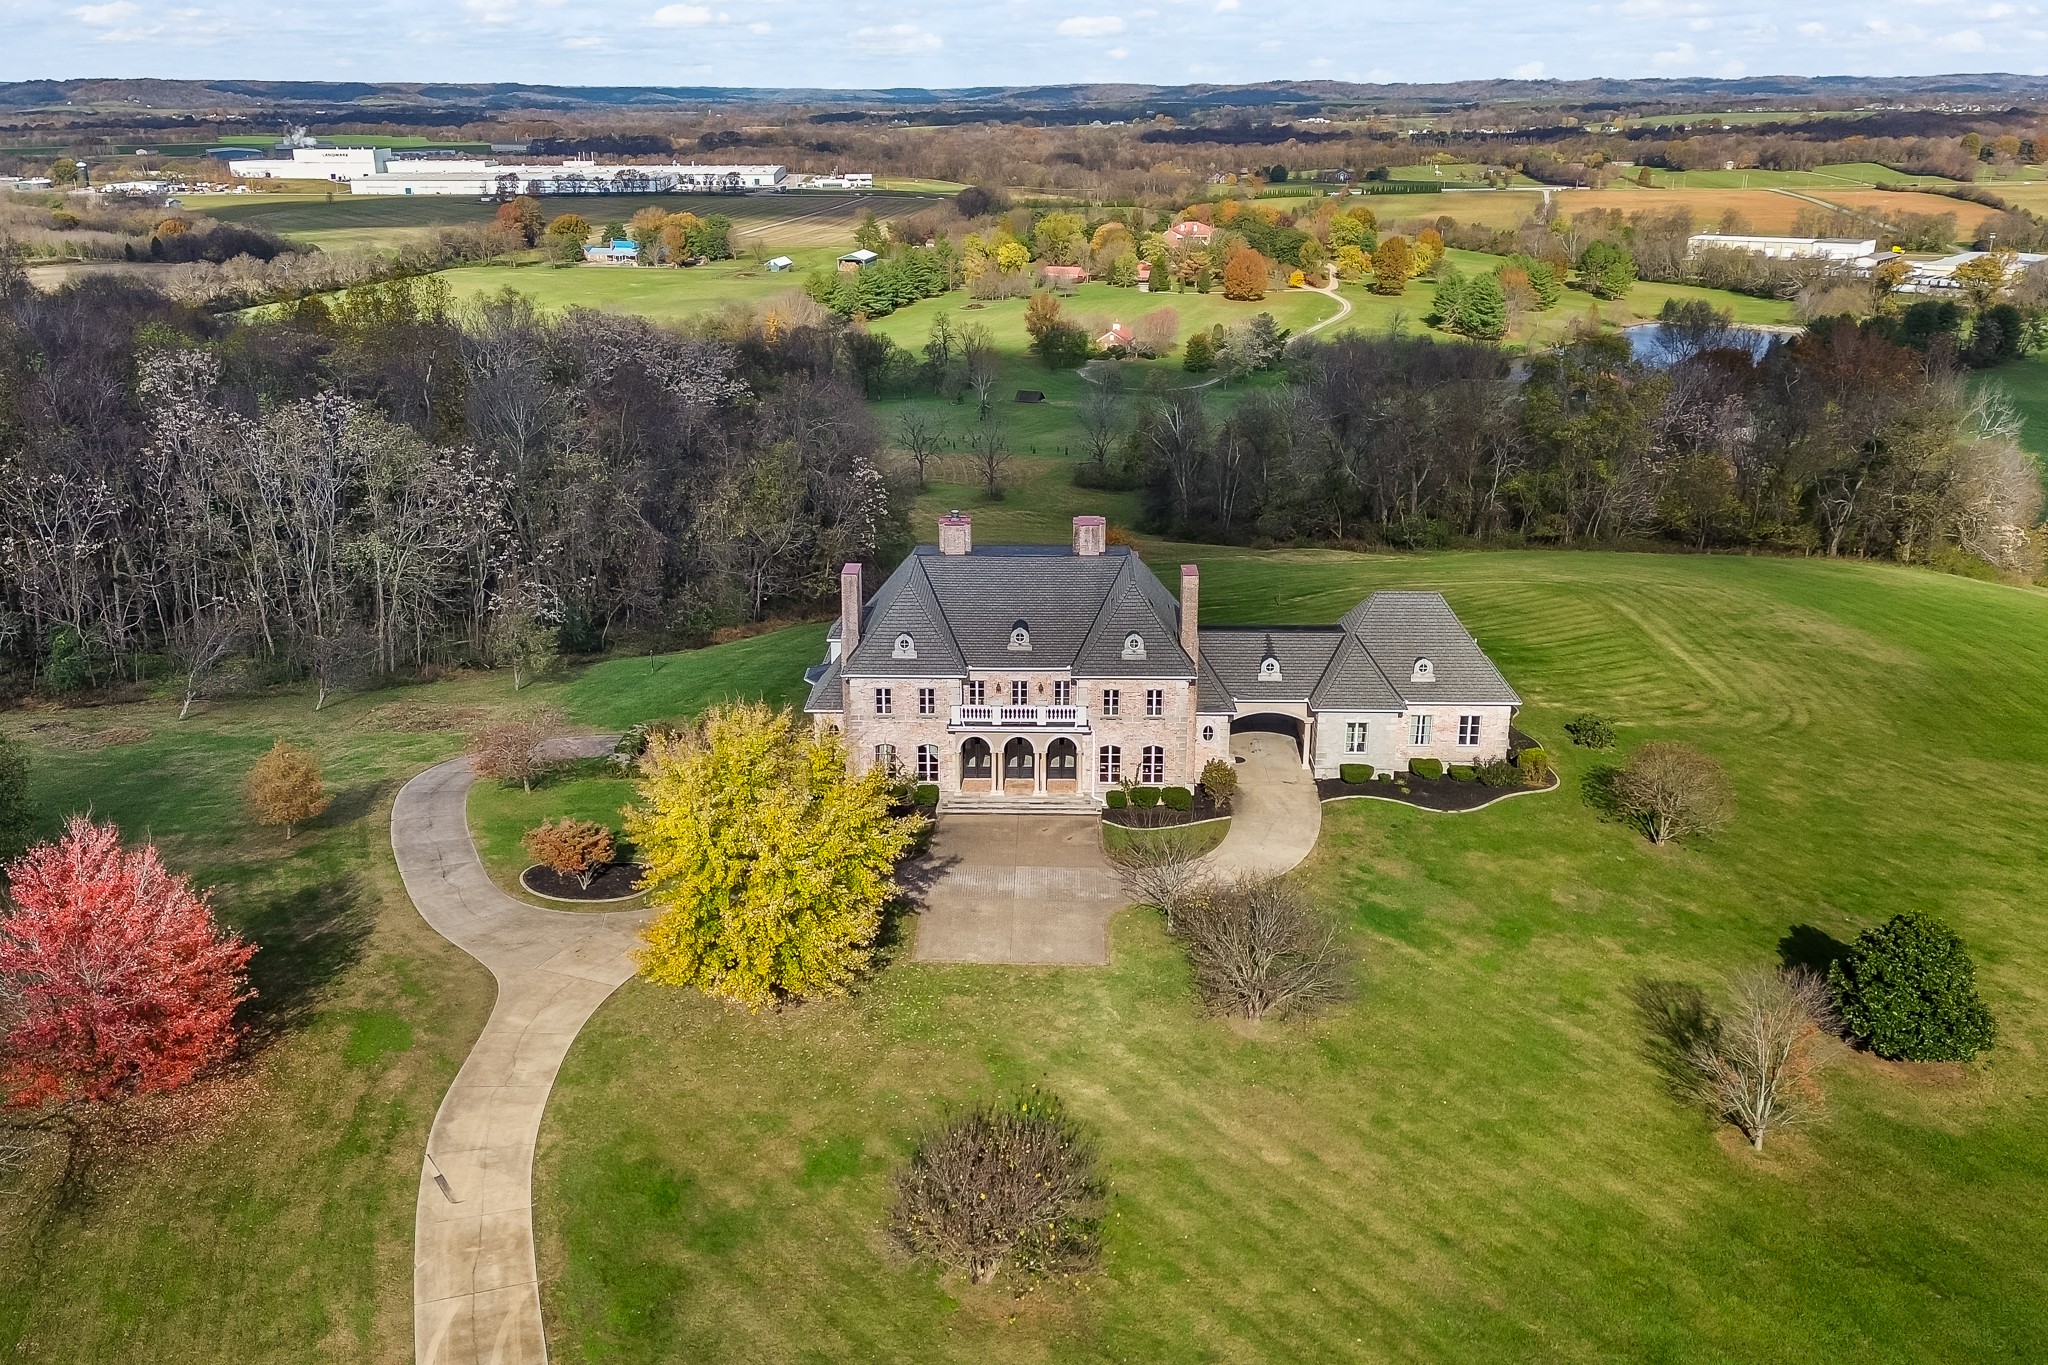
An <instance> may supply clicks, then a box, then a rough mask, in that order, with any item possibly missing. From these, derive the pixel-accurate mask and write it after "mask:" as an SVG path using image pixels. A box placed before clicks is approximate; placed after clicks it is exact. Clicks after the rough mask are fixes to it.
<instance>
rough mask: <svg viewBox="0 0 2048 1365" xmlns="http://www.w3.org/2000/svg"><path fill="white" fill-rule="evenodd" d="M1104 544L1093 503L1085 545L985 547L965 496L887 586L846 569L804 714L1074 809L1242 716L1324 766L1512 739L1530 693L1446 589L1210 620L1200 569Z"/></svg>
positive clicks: (1194, 755)
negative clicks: (1336, 612)
mask: <svg viewBox="0 0 2048 1365" xmlns="http://www.w3.org/2000/svg"><path fill="white" fill-rule="evenodd" d="M1105 542H1106V526H1105V523H1104V521H1103V519H1102V518H1101V517H1091V516H1083V517H1076V518H1074V537H1073V543H1072V545H1071V546H1050V545H997V546H982V547H977V546H976V545H975V544H974V523H973V519H972V518H970V517H968V516H966V515H964V514H962V513H959V512H953V513H950V514H948V515H947V516H945V517H943V518H941V519H940V521H939V541H938V544H936V545H921V546H919V547H918V548H917V549H916V550H915V551H914V552H913V553H912V554H911V555H910V557H909V558H908V559H906V560H904V561H903V563H902V564H901V565H899V566H898V567H897V569H896V571H895V572H894V573H892V574H891V575H890V576H889V578H888V580H887V581H886V582H885V583H883V584H882V586H881V588H880V590H879V591H877V592H876V593H875V594H874V596H873V597H872V598H869V597H867V596H866V595H865V594H864V592H863V590H862V584H861V570H860V566H859V565H857V564H849V565H847V566H846V569H845V571H844V573H843V574H842V576H841V579H840V615H839V622H838V624H837V625H835V626H834V627H833V629H832V630H831V632H830V633H829V635H828V637H827V646H826V649H827V654H826V658H825V660H824V662H823V663H821V664H818V665H817V666H816V667H814V668H812V669H810V670H809V671H808V673H807V674H806V677H807V679H808V681H809V682H810V684H811V690H810V696H809V699H808V700H807V701H806V702H805V704H804V710H805V711H806V712H807V713H809V714H810V715H811V716H812V717H813V719H814V721H815V723H816V724H818V725H820V726H830V727H834V728H837V729H838V730H839V731H841V732H842V733H843V734H844V735H845V737H846V742H847V745H848V750H849V755H850V759H851V761H852V762H853V763H854V764H856V765H859V766H861V767H867V766H870V765H875V764H880V765H883V766H886V767H890V768H892V769H900V770H901V771H903V772H904V773H906V774H908V775H910V776H914V777H915V778H916V779H917V780H918V781H919V782H925V783H932V784H935V785H937V786H938V788H939V790H940V793H941V800H942V801H951V800H954V799H955V798H969V799H975V798H988V799H989V800H991V801H994V800H999V799H1001V798H1006V797H1030V798H1032V799H1033V800H1034V801H1035V802H1037V803H1040V804H1043V803H1044V802H1045V801H1048V800H1051V801H1058V802H1061V803H1063V804H1072V805H1073V806H1075V807H1076V808H1077V809H1081V808H1093V807H1096V806H1098V805H1100V804H1101V798H1102V795H1103V793H1105V792H1107V791H1109V790H1111V789H1112V788H1114V787H1116V786H1117V785H1118V784H1119V783H1120V782H1123V781H1126V780H1129V781H1135V782H1138V783H1141V784H1145V785H1155V786H1156V785H1174V786H1189V787H1191V786H1193V785H1194V784H1195V783H1196V781H1197V780H1198V779H1199V778H1200V776H1201V771H1202V767H1203V765H1204V764H1205V763H1207V762H1209V761H1210V760H1211V759H1224V760H1226V761H1227V760H1228V759H1229V758H1230V736H1231V733H1232V732H1233V731H1236V730H1264V731H1278V732H1281V733H1285V734H1288V735H1290V736H1292V737H1293V738H1294V739H1295V741H1296V743H1297V745H1298V746H1299V748H1298V751H1299V753H1300V754H1301V761H1302V766H1303V767H1304V768H1307V769H1309V770H1311V771H1312V772H1313V773H1314V774H1315V775H1317V776H1323V777H1335V776H1337V775H1338V770H1339V767H1340V766H1341V765H1343V764H1346V763H1370V764H1372V765H1373V766H1374V768H1376V769H1377V770H1379V771H1380V772H1383V773H1384V772H1392V771H1397V770H1403V769H1405V768H1406V767H1407V766H1408V762H1409V760H1410V759H1415V758H1437V759H1442V760H1444V761H1445V762H1446V763H1480V762H1487V761H1491V760H1494V759H1499V758H1502V757H1505V755H1506V753H1507V748H1508V738H1509V736H1508V730H1509V726H1510V725H1511V723H1512V722H1513V720H1514V717H1515V712H1516V710H1517V708H1518V707H1519V706H1520V705H1521V698H1520V697H1519V696H1518V695H1517V694H1516V693H1515V690H1514V689H1513V688H1512V687H1510V686H1508V683H1507V680H1506V679H1504V678H1503V677H1502V676H1501V675H1500V671H1499V670H1498V669H1496V668H1495V667H1494V665H1493V662H1492V661H1491V660H1490V659H1488V658H1487V657H1486V655H1485V653H1484V652H1482V651H1481V650H1480V648H1479V645H1478V643H1477V642H1476V641H1475V640H1473V638H1472V637H1471V635H1469V634H1468V633H1467V632H1466V630H1465V628H1464V626H1463V625H1461V624H1460V623H1459V621H1458V618H1457V616H1456V615H1455V614H1454V613H1453V612H1452V611H1451V608H1450V606H1449V604H1448V603H1446V602H1445V601H1444V599H1443V597H1442V596H1441V595H1439V594H1437V593H1433V592H1377V593H1374V594H1373V595H1372V596H1371V597H1368V598H1367V599H1366V600H1365V601H1363V602H1361V603H1359V604H1358V605H1357V606H1356V607H1354V608H1352V609H1351V611H1350V612H1348V613H1346V614H1345V616H1344V619H1343V620H1341V621H1339V622H1338V623H1337V624H1336V625H1333V626H1312V627H1300V626H1226V627H1207V628H1204V627H1202V626H1200V624H1199V601H1198V599H1199V580H1198V576H1197V573H1196V570H1195V566H1194V565H1192V564H1187V565H1183V566H1182V567H1181V571H1180V591H1179V593H1178V595H1176V594H1174V593H1172V592H1170V591H1168V589H1167V588H1166V585H1165V584H1163V583H1161V582H1160V581H1159V579H1158V578H1157V577H1155V576H1154V575H1153V573H1152V571H1151V570H1150V569H1149V568H1147V567H1146V566H1145V563H1144V561H1143V560H1141V559H1139V558H1138V556H1137V555H1136V554H1135V553H1133V552H1132V551H1131V550H1129V549H1127V548H1125V547H1122V546H1113V545H1108V544H1106V543H1105Z"/></svg>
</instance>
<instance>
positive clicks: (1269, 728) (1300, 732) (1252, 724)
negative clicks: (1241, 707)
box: [1230, 711, 1306, 758]
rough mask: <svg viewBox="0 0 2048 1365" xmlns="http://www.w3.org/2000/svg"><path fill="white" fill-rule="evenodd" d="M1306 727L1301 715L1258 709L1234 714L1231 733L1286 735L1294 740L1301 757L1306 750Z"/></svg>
mask: <svg viewBox="0 0 2048 1365" xmlns="http://www.w3.org/2000/svg"><path fill="white" fill-rule="evenodd" d="M1305 732H1306V727H1305V726H1304V725H1303V724H1302V721H1301V718H1300V717H1299V716H1290V715H1286V714H1283V713H1281V712H1278V711H1258V712H1254V713H1253V714H1251V715H1249V716H1246V715H1238V716H1233V717H1232V718H1231V721H1230V733H1231V734H1233V735H1242V734H1261V735H1285V736H1287V737H1288V738H1289V739H1291V740H1293V741H1294V756H1295V757H1296V758H1300V757H1301V756H1302V755H1303V754H1304V753H1305V752H1306V749H1305V746H1304V740H1305V739H1306V733H1305Z"/></svg>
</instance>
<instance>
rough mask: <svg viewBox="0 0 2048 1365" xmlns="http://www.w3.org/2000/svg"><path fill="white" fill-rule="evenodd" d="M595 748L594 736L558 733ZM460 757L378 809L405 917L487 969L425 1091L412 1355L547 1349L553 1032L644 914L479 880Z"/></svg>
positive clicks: (446, 1360)
mask: <svg viewBox="0 0 2048 1365" xmlns="http://www.w3.org/2000/svg"><path fill="white" fill-rule="evenodd" d="M563 747H564V749H565V750H566V751H568V752H570V753H572V754H574V755H576V756H586V755H590V754H597V753H603V752H604V751H605V750H606V749H608V748H610V747H611V741H610V740H609V739H605V738H592V739H580V740H574V741H570V742H568V743H567V744H565V745H564V746H563ZM474 781H475V778H474V775H473V773H472V771H471V767H470V760H469V759H468V758H466V757H464V758H454V759H450V760H448V761H447V762H446V763H441V764H437V765H436V766H434V767H432V768H429V769H427V770H426V771H425V772H423V773H421V774H420V775H419V776H418V777H415V778H414V779H413V780H412V781H410V782H408V783H406V785H405V788H404V789H403V790H402V791H400V792H399V793H398V799H397V800H396V801H395V802H394V803H393V804H392V807H391V849H392V852H393V853H394V854H395V855H396V856H397V859H398V871H399V875H400V876H402V877H403V878H404V880H405V889H406V891H407V893H408V894H410V895H411V896H412V902H413V904H414V905H415V906H416V907H418V909H419V912H420V915H421V917H422V918H424V919H425V920H426V921H427V923H428V924H431V925H432V926H433V927H434V928H435V930H436V931H438V932H439V933H440V934H441V936H442V937H443V938H446V939H447V940H448V941H449V942H451V943H453V944H455V946H456V947H458V948H461V949H462V950H463V951H464V952H466V953H468V954H469V955H470V956H471V957H474V958H475V959H477V961H479V962H481V963H483V964H484V965H485V966H486V967H489V968H490V969H491V973H492V975H494V976H495V977H497V979H498V999H497V1003H496V1005H495V1006H493V1007H492V1010H491V1017H490V1019H489V1021H488V1022H487V1023H485V1025H484V1031H483V1033H482V1034H481V1035H480V1036H479V1037H478V1038H477V1040H476V1046H475V1047H473V1048H471V1049H470V1053H469V1058H468V1060H466V1061H465V1062H463V1064H462V1070H461V1071H460V1072H458V1073H457V1074H456V1077H455V1083H454V1084H453V1085H451V1086H450V1087H449V1088H448V1094H447V1096H446V1097H445V1098H444V1099H443V1100H442V1101H441V1110H440V1112H439V1113H438V1114H436V1115H435V1116H434V1127H433V1130H432V1132H431V1133H430V1134H429V1136H428V1138H427V1157H426V1160H425V1162H423V1163H422V1165H421V1168H420V1191H419V1201H418V1204H417V1206H416V1211H415V1215H414V1231H413V1355H414V1359H415V1360H416V1361H418V1362H419V1365H482V1363H483V1362H491V1363H492V1365H529V1362H534V1363H537V1362H543V1361H545V1360H546V1359H547V1339H546V1337H545V1335H544V1334H543V1333H542V1330H541V1318H540V1277H539V1273H538V1270H537V1268H536V1266H535V1262H534V1250H533V1154H534V1146H535V1143H536V1142H537V1140H538V1138H539V1136H540V1120H541V1112H542V1110H543V1109H544V1108H545V1107H546V1105H547V1098H548V1091H549V1089H550V1088H551V1087H552V1086H553V1085H554V1080H555V1072H556V1071H557V1070H558V1069H559V1068H560V1067H561V1064H562V1058H563V1057H564V1056H566V1055H567V1054H568V1051H569V1044H570V1043H572V1042H574V1041H575V1038H576V1034H577V1031H578V1030H579V1029H581V1028H582V1027H583V1024H584V1021H585V1020H587V1019H589V1018H590V1016H591V1013H592V1012H593V1011H595V1010H596V1009H597V1007H598V1006H599V1005H600V1004H602V1003H604V1000H605V997H606V996H609V995H610V994H611V993H612V992H613V991H614V990H616V989H617V988H618V987H619V985H620V984H621V983H622V982H624V981H625V980H626V979H627V978H628V977H630V976H631V975H633V963H632V960H631V957H630V954H631V951H632V948H633V944H634V930H635V929H636V928H638V926H639V925H640V923H641V921H642V920H643V919H644V918H645V914H646V912H645V911H640V910H633V911H614V912H611V913H603V912H593V913H575V912H567V911H560V910H542V909H538V908H536V907H534V906H531V905H527V904H525V903H523V902H521V901H517V900H514V899H513V898H512V897H510V896H508V895H506V894H505V893H504V892H502V891H500V890H498V888H497V887H496V886H495V885H493V884H492V882H491V879H490V877H489V876H488V875H486V873H485V872H484V868H483V863H482V862H481V860H479V859H478V857H477V852H476V846H475V844H473V843H472V842H471V841H470V837H469V822H468V819H467V806H468V798H469V788H470V785H471V784H472V782H474Z"/></svg>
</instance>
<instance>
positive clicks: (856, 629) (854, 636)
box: [839, 563, 861, 659]
mask: <svg viewBox="0 0 2048 1365" xmlns="http://www.w3.org/2000/svg"><path fill="white" fill-rule="evenodd" d="M860 607H861V596H860V565H859V564H857V563H856V564H848V565H847V566H846V567H845V568H843V569H841V570H840V571H839V657H840V658H842V659H845V658H850V657H852V655H853V647H854V646H855V645H857V644H859V643H860Z"/></svg>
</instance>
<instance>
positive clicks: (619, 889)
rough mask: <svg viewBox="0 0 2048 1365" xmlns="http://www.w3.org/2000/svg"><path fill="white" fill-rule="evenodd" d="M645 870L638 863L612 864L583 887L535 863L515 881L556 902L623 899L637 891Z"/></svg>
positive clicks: (570, 878)
mask: <svg viewBox="0 0 2048 1365" xmlns="http://www.w3.org/2000/svg"><path fill="white" fill-rule="evenodd" d="M645 871H646V869H645V868H643V867H641V866H640V864H638V863H613V864H612V865H611V866H610V867H607V868H606V869H605V870H604V871H602V872H600V873H598V874H597V875H596V876H595V877H592V878H591V879H590V885H589V886H584V885H583V884H582V883H581V882H579V881H577V880H576V879H575V878H574V877H565V876H563V875H562V874H561V873H559V872H557V871H555V870H554V869H553V868H551V867H542V866H540V865H539V864H537V863H536V864H535V865H534V866H532V867H529V868H527V869H526V871H524V872H522V873H520V874H519V884H520V885H521V886H523V887H525V888H526V889H527V890H528V891H531V892H532V893H533V894H534V895H536V896H546V897H547V898H548V899H550V900H558V901H623V900H631V899H632V898H633V897H635V896H637V895H639V894H640V889H639V881H640V877H641V874H642V873H644V872H645Z"/></svg>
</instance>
